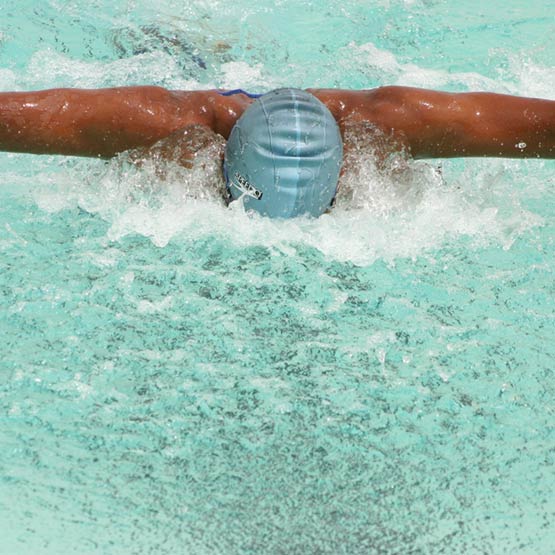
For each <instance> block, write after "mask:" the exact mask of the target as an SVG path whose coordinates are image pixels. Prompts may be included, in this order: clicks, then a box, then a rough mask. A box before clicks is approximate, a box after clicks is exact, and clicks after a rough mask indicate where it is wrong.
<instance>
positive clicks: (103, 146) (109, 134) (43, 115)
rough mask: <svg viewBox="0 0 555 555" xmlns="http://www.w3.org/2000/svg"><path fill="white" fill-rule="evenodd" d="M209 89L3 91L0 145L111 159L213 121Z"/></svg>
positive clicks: (21, 150) (42, 151)
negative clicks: (193, 126)
mask: <svg viewBox="0 0 555 555" xmlns="http://www.w3.org/2000/svg"><path fill="white" fill-rule="evenodd" d="M211 94H213V93H211V92H210V91H190V92H189V91H168V90H166V89H163V88H160V87H120V88H113V89H98V90H84V89H51V90H45V91H36V92H4V93H0V150H4V151H10V152H28V153H32V154H62V155H70V156H93V157H100V158H109V157H111V156H115V155H116V154H118V153H120V152H123V151H125V150H129V149H131V148H144V147H146V148H148V147H150V146H152V145H153V144H154V143H156V142H157V141H159V140H160V139H163V138H164V137H167V136H169V135H171V134H172V133H174V132H175V131H177V130H179V129H183V128H185V127H188V126H192V125H204V126H207V127H209V128H212V127H213V126H214V121H213V119H214V116H213V114H214V110H213V107H212V106H213V100H212V98H211Z"/></svg>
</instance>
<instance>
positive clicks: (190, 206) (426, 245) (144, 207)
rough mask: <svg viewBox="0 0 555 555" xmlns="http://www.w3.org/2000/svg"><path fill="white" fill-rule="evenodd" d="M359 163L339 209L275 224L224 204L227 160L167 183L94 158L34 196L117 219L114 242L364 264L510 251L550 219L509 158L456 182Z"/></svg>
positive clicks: (57, 206) (411, 167) (421, 167)
mask: <svg viewBox="0 0 555 555" xmlns="http://www.w3.org/2000/svg"><path fill="white" fill-rule="evenodd" d="M358 162H359V163H358V165H355V166H354V167H353V168H352V169H351V170H350V171H348V172H347V173H346V175H345V176H344V177H343V184H344V186H345V187H346V188H348V187H355V188H356V194H354V195H353V194H349V193H347V194H342V195H339V197H338V201H337V205H336V207H335V208H334V209H333V210H332V211H331V212H330V213H328V214H325V215H323V216H322V217H320V218H318V219H309V218H297V219H293V220H271V219H268V218H265V217H261V216H259V215H258V214H246V213H245V212H244V210H243V208H242V206H241V202H234V203H232V204H231V205H230V207H226V206H225V203H224V202H223V200H222V199H221V197H220V194H221V189H219V187H221V185H222V184H221V181H219V180H220V179H221V177H220V176H219V158H214V159H213V160H212V163H207V161H206V159H205V160H204V162H202V163H200V162H197V164H196V165H195V167H194V168H193V169H192V170H185V169H180V168H178V167H176V166H173V165H171V166H170V168H169V170H168V174H167V175H166V177H165V178H164V179H161V178H159V177H157V176H156V174H155V171H154V170H153V168H152V167H150V168H149V167H148V166H143V168H141V169H137V168H129V167H128V166H127V165H126V164H124V163H122V161H121V160H114V161H112V162H111V163H109V164H108V165H107V166H104V165H102V163H98V162H96V161H86V162H83V163H80V164H78V165H77V166H76V167H74V168H73V169H70V170H68V171H67V172H64V173H62V174H59V175H58V176H57V177H56V178H55V179H53V178H50V183H49V186H48V185H47V183H46V182H45V183H43V184H42V185H41V187H39V188H38V189H35V193H34V196H35V200H36V201H37V203H38V204H39V205H40V206H41V207H42V208H43V209H45V210H48V211H56V210H61V209H63V208H69V207H72V206H80V207H81V208H83V209H85V210H87V211H89V212H91V213H96V214H98V215H99V216H101V217H102V218H104V219H105V220H106V221H107V222H109V224H110V227H109V230H108V232H107V238H108V239H110V240H112V241H118V240H120V239H121V238H123V237H125V236H126V235H129V234H135V233H136V234H140V235H143V236H146V237H149V238H150V239H151V241H152V242H153V244H155V245H157V246H159V247H164V246H165V245H167V244H168V243H169V242H170V241H172V240H177V241H180V240H183V239H186V240H195V239H198V238H202V237H207V236H214V237H218V238H220V239H222V240H225V241H230V242H231V243H233V244H235V245H237V246H251V245H262V246H266V247H268V248H270V249H272V250H277V251H279V252H284V253H290V254H294V253H296V252H297V250H298V249H299V248H304V247H306V246H310V247H314V248H315V249H318V250H319V251H321V252H322V253H324V254H325V255H326V256H329V257H331V258H333V259H337V260H341V261H351V262H353V263H356V264H362V265H365V264H369V263H372V262H373V261H375V260H378V259H382V260H386V261H388V262H391V261H393V260H395V259H397V258H406V257H408V258H414V257H417V256H420V255H422V254H426V255H431V256H433V251H434V250H435V249H437V248H440V247H442V246H443V245H444V244H446V243H447V242H449V241H451V240H453V239H458V238H460V237H462V236H467V237H470V238H471V239H472V240H473V241H474V242H475V243H476V244H478V245H483V244H487V243H491V242H494V243H496V244H499V245H500V246H501V247H503V248H509V247H510V245H511V244H512V242H513V241H514V240H515V238H516V237H518V236H519V235H521V234H522V233H524V232H525V231H526V230H528V229H530V228H531V227H534V226H536V225H540V224H541V223H542V220H541V218H539V217H538V216H536V215H535V214H533V213H531V212H529V211H527V210H525V209H524V208H523V207H522V205H521V202H520V193H519V192H518V190H516V191H515V190H514V182H513V175H514V172H515V170H514V167H511V166H506V165H505V163H504V162H503V161H499V160H495V161H487V162H486V161H480V162H479V163H478V162H475V163H474V164H471V165H469V166H468V167H467V170H466V171H465V172H463V173H462V174H460V173H459V174H456V175H455V177H454V178H453V177H450V179H451V180H452V181H451V182H446V181H445V179H444V178H443V176H442V173H441V172H440V171H439V170H438V168H437V167H435V166H432V165H429V164H426V163H423V162H410V161H409V162H407V167H406V168H405V170H406V171H405V173H404V174H403V175H402V176H401V177H397V178H395V177H392V176H391V175H388V174H387V172H385V173H384V172H381V173H380V172H379V171H378V170H377V169H376V167H375V165H374V164H373V162H372V160H371V158H370V157H369V156H367V155H363V154H361V155H360V156H359V158H358ZM513 164H514V162H513ZM218 183H219V184H218Z"/></svg>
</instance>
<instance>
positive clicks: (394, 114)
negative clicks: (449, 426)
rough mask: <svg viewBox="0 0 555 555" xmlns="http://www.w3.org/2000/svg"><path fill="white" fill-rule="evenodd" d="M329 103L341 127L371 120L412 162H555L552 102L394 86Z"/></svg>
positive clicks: (554, 105)
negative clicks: (476, 159)
mask: <svg viewBox="0 0 555 555" xmlns="http://www.w3.org/2000/svg"><path fill="white" fill-rule="evenodd" d="M329 94H332V93H328V95H329ZM328 105H329V106H330V105H331V106H332V107H333V108H334V109H335V110H336V113H337V115H336V114H334V115H336V118H337V119H338V121H340V124H341V122H342V121H347V120H349V119H351V120H352V119H355V120H357V119H358V120H361V121H366V122H369V123H370V124H373V125H375V126H376V127H377V128H379V129H381V130H382V131H384V132H385V133H387V134H390V135H391V136H392V138H394V139H395V141H396V142H397V143H398V144H400V145H404V147H405V148H406V149H407V151H408V152H409V153H410V154H411V155H412V156H413V157H414V158H452V157H467V156H494V157H507V158H555V101H552V100H543V99H537V98H524V97H517V96H510V95H503V94H494V93H484V92H477V93H446V92H440V91H432V90H426V89H416V88H411V87H396V86H393V87H380V88H378V89H373V90H368V91H354V92H348V91H342V92H340V93H339V94H338V93H337V92H336V93H335V96H333V95H332V96H331V97H329V104H328ZM332 111H333V109H332Z"/></svg>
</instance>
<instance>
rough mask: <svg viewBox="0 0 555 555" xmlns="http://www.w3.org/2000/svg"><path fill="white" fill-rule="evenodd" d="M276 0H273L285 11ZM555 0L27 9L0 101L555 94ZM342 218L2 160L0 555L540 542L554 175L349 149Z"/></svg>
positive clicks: (68, 162)
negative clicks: (376, 157)
mask: <svg viewBox="0 0 555 555" xmlns="http://www.w3.org/2000/svg"><path fill="white" fill-rule="evenodd" d="M274 4H276V5H274ZM554 8H555V3H553V2H526V3H525V2H515V1H512V2H503V3H502V2H500V1H499V0H495V1H493V2H491V3H489V4H487V5H486V3H478V2H467V3H463V2H439V1H431V0H430V1H425V0H421V1H419V0H414V1H412V2H409V1H405V2H401V1H393V0H391V1H388V0H382V1H380V2H374V3H362V2H360V1H359V2H354V1H350V0H348V1H346V2H344V3H342V4H341V6H338V5H337V4H336V3H333V2H327V1H321V2H318V3H316V2H309V1H305V2H298V1H297V2H291V1H289V0H283V1H280V2H277V3H274V2H269V1H266V0H262V1H259V2H256V5H249V4H247V3H245V2H243V1H240V2H236V3H224V2H219V1H214V0H212V1H211V2H208V1H201V0H196V1H193V2H189V3H188V4H187V5H186V6H183V5H182V3H181V2H176V1H175V0H159V1H158V2H156V3H151V2H147V1H146V0H143V1H134V2H126V3H123V2H122V3H120V7H114V6H112V3H110V2H107V1H100V0H96V1H95V0H93V1H89V2H82V1H81V0H79V1H74V2H70V3H68V2H60V1H55V0H50V1H45V2H40V3H39V2H31V1H26V2H21V1H19V2H17V3H16V2H15V1H11V0H5V1H4V2H3V3H2V6H0V89H1V90H14V89H20V90H23V89H30V88H41V87H51V86H86V87H96V86H107V85H118V84H135V83H154V84H160V85H164V86H168V87H173V88H180V87H181V88H201V87H202V88H208V87H214V86H221V87H234V86H244V87H246V88H251V89H253V90H264V89H266V88H269V87H273V86H279V85H296V86H341V87H355V88H360V87H372V86H376V85H380V84H396V83H399V84H411V85H418V86H428V87H436V88H441V89H443V90H471V89H481V90H490V91H497V92H510V93H515V94H522V95H537V96H544V97H549V98H554V99H555V93H554V92H553V91H555V69H554V68H553V59H555V58H554V55H555V43H553V40H552V37H553V34H554V31H555V17H554V16H553V15H552V14H553V13H555V10H554ZM359 146H360V150H359V151H358V153H357V154H356V155H355V156H354V157H353V159H352V160H350V162H351V168H350V169H349V170H348V171H347V174H346V176H345V178H344V190H348V189H349V188H350V187H355V190H356V192H355V194H353V195H349V194H344V195H343V197H342V198H340V199H339V200H338V205H337V207H336V209H335V210H334V211H333V212H332V213H331V214H329V215H326V216H324V217H322V218H320V219H318V220H315V221H314V220H313V221H311V220H303V219H300V220H296V221H289V222H275V221H269V220H266V219H263V218H257V217H249V216H247V215H245V214H244V213H243V212H242V210H241V207H238V206H232V207H231V208H226V207H225V206H222V205H221V203H220V202H219V200H218V196H217V194H215V192H214V186H213V182H215V181H217V179H218V177H217V162H216V161H215V154H214V153H215V149H216V147H215V146H214V147H213V148H212V147H210V148H207V149H206V151H205V152H204V153H203V154H202V156H201V157H200V162H199V164H198V165H197V166H196V167H195V168H194V169H193V170H191V171H189V172H183V171H180V170H179V169H177V168H174V167H172V166H171V165H170V167H169V168H168V179H167V180H165V181H161V180H160V179H158V178H156V176H155V171H154V169H152V168H150V167H149V166H148V165H147V166H145V167H144V168H143V169H141V170H131V169H130V168H129V167H128V166H127V165H126V164H125V161H124V160H115V161H112V162H109V163H105V162H101V161H96V160H79V159H65V158H58V157H37V156H26V155H12V154H1V155H0V200H1V205H0V206H1V209H0V253H1V254H0V256H1V258H0V260H1V264H2V266H1V268H2V271H1V272H0V308H1V310H0V337H1V338H2V351H1V354H2V357H1V362H0V369H1V372H0V538H1V541H0V553H1V554H2V555H4V554H6V555H41V554H47V555H51V554H56V555H58V554H72V553H76V554H77V553H78V554H80V555H88V554H91V555H92V554H95V555H96V554H109V555H112V554H113V555H116V554H117V555H120V554H121V555H130V554H137V555H139V554H140V555H143V554H148V553H151V554H156V555H162V554H170V553H171V554H176V553H177V554H186V555H189V554H192V555H193V554H194V555H204V554H220V553H221V554H244V553H251V554H266V553H268V554H274V553H283V554H297V553H299V554H300V553H303V554H305V553H322V554H323V553H330V554H340V553H345V554H349V555H352V554H376V555H392V554H400V555H401V554H402V555H406V554H414V555H416V554H449V555H450V554H459V553H468V554H493V555H498V554H513V553H518V554H534V555H538V554H539V555H548V554H551V553H553V552H555V547H554V546H555V526H554V524H553V523H554V521H555V466H554V464H555V447H554V446H555V425H554V422H555V420H554V410H555V403H554V401H555V380H554V363H553V360H554V358H555V347H554V343H553V337H554V331H555V321H554V315H555V301H554V293H555V288H554V283H555V279H554V278H555V266H554V263H553V260H554V256H555V245H554V236H555V234H554V232H555V177H554V170H555V164H554V162H552V161H510V160H505V161H503V160H464V161H461V160H455V161H448V162H441V161H437V162H434V163H433V164H426V163H422V162H419V163H412V164H409V166H408V167H407V169H406V173H405V177H404V178H403V179H402V180H401V181H399V180H397V181H395V180H393V179H392V178H389V177H387V176H384V175H381V174H380V173H379V172H378V171H377V170H376V169H375V168H374V166H373V164H372V158H371V146H369V145H366V144H364V141H362V143H361V144H360V145H359Z"/></svg>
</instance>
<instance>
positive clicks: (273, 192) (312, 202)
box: [224, 89, 343, 218]
mask: <svg viewBox="0 0 555 555" xmlns="http://www.w3.org/2000/svg"><path fill="white" fill-rule="evenodd" d="M342 159H343V143H342V141H341V134H340V132H339V127H338V126H337V122H336V121H335V118H334V117H333V116H332V114H331V112H330V111H329V110H328V109H327V107H326V106H325V105H324V104H323V103H322V102H320V101H319V100H318V99H317V98H316V97H314V96H313V95H311V94H310V93H307V92H305V91H302V90H298V89H278V90H275V91H272V92H269V93H268V94H265V95H264V96H262V97H260V98H259V99H258V100H256V101H255V102H253V103H252V104H251V105H250V106H249V107H248V108H247V109H246V110H245V112H244V113H243V115H242V116H241V117H240V118H239V120H238V121H237V123H236V124H235V126H234V127H233V129H232V131H231V134H230V136H229V140H228V142H227V145H226V149H225V158H224V174H225V178H226V182H227V187H228V189H229V192H230V193H231V196H232V197H233V198H234V199H238V198H240V197H243V201H244V206H245V208H246V209H247V210H256V211H257V212H259V213H260V214H263V215H265V216H270V217H273V218H294V217H295V216H300V215H303V214H308V215H310V216H313V217H318V216H320V215H321V214H323V213H324V212H325V211H326V210H327V209H328V208H329V207H330V206H331V203H332V201H333V199H334V197H335V193H336V191H337V181H338V178H339V171H340V169H341V162H342Z"/></svg>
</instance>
